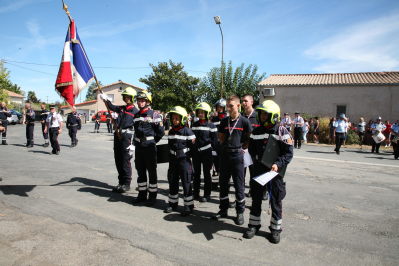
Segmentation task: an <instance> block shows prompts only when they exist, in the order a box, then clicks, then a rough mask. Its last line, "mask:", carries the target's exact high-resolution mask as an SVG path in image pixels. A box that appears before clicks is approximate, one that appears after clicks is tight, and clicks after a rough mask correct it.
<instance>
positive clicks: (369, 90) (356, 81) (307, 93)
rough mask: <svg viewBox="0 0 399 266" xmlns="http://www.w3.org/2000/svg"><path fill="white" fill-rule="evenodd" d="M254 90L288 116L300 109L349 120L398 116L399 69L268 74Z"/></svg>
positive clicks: (383, 118) (384, 118) (315, 114)
mask: <svg viewBox="0 0 399 266" xmlns="http://www.w3.org/2000/svg"><path fill="white" fill-rule="evenodd" d="M257 89H258V90H259V92H260V101H261V102H262V101H264V100H273V101H275V102H276V103H277V104H279V105H280V108H281V113H289V114H290V115H291V117H293V115H294V112H295V111H299V112H301V113H303V112H305V113H308V114H311V115H314V116H320V117H337V116H338V115H339V114H341V113H345V115H346V116H347V117H350V121H351V122H357V121H358V119H359V118H360V117H363V118H364V120H365V121H366V122H367V121H368V120H370V119H372V120H374V121H375V119H376V118H377V117H378V116H381V117H382V120H383V121H385V120H389V121H390V122H396V120H398V119H399V71H392V72H368V73H342V74H340V73H336V74H302V75H300V74H287V75H286V74H282V75H271V76H270V77H268V78H266V79H265V80H263V81H262V82H260V83H258V85H257Z"/></svg>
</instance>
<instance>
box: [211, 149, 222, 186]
mask: <svg viewBox="0 0 399 266" xmlns="http://www.w3.org/2000/svg"><path fill="white" fill-rule="evenodd" d="M221 150H222V146H221V143H220V142H218V143H217V145H216V147H215V151H216V156H212V163H213V166H215V172H218V173H219V172H220V163H219V162H220V160H219V159H220V152H221ZM212 183H213V186H217V184H218V183H219V176H212Z"/></svg>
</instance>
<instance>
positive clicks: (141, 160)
mask: <svg viewBox="0 0 399 266" xmlns="http://www.w3.org/2000/svg"><path fill="white" fill-rule="evenodd" d="M136 100H137V105H138V107H139V110H140V111H139V112H138V113H137V114H136V115H135V117H134V138H133V139H134V146H135V147H136V150H135V157H134V158H135V159H134V164H135V166H136V169H137V185H138V189H139V194H138V196H137V197H136V198H135V199H133V201H132V203H133V204H137V203H140V202H143V201H146V205H147V206H148V207H149V206H152V205H154V204H155V202H156V199H157V195H158V175H157V145H156V144H157V143H158V142H159V141H160V140H161V139H162V137H163V136H164V135H165V131H164V129H163V127H162V125H161V122H162V118H161V116H160V115H159V114H158V113H157V112H156V111H154V110H152V109H150V104H151V103H152V96H151V94H149V93H148V92H147V91H145V90H144V91H141V92H139V93H138V94H137V96H136ZM147 171H148V185H147ZM147 196H148V200H147Z"/></svg>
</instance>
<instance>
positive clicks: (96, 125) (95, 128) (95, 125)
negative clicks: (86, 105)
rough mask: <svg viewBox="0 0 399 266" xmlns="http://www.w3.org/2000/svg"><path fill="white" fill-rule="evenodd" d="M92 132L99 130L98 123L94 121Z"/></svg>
mask: <svg viewBox="0 0 399 266" xmlns="http://www.w3.org/2000/svg"><path fill="white" fill-rule="evenodd" d="M94 130H95V131H96V130H100V122H97V121H95V122H94Z"/></svg>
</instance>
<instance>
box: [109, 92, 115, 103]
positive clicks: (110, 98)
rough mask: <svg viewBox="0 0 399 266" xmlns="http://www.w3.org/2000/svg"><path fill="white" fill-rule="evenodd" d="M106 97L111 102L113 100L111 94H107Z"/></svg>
mask: <svg viewBox="0 0 399 266" xmlns="http://www.w3.org/2000/svg"><path fill="white" fill-rule="evenodd" d="M107 97H108V99H109V101H110V102H111V103H112V102H113V101H114V95H113V94H107Z"/></svg>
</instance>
